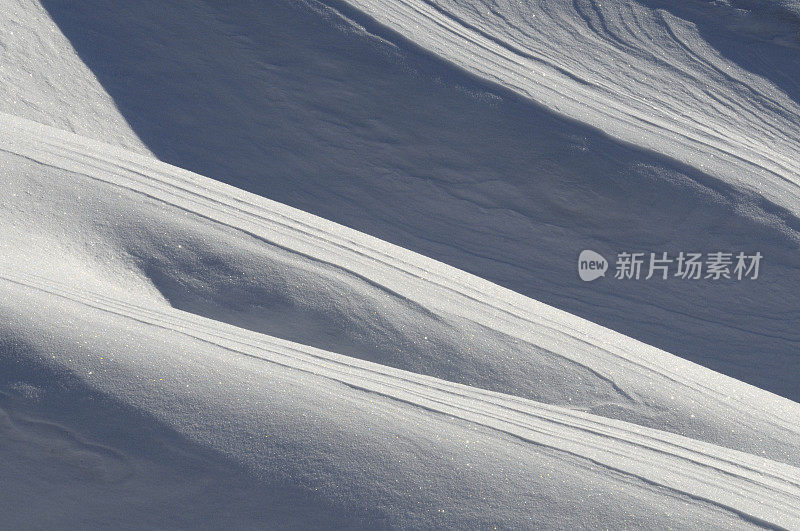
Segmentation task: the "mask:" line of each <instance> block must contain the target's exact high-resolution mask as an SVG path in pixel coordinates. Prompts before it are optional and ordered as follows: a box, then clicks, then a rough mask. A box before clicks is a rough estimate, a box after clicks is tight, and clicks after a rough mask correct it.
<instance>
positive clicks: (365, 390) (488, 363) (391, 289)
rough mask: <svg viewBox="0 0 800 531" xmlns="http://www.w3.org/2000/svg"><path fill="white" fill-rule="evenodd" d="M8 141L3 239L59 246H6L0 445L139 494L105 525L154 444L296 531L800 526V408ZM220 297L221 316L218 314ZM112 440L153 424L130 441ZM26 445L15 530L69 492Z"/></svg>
mask: <svg viewBox="0 0 800 531" xmlns="http://www.w3.org/2000/svg"><path fill="white" fill-rule="evenodd" d="M0 121H2V127H3V130H4V131H7V132H8V134H6V135H4V136H3V137H2V139H0V150H2V163H1V164H0V168H2V173H1V175H2V179H3V186H4V189H8V190H9V191H11V192H12V193H10V194H7V195H5V196H4V197H3V199H2V201H3V205H2V206H3V208H2V209H0V215H1V216H2V226H3V227H4V233H5V234H4V237H6V236H7V237H9V238H10V239H11V240H12V241H13V240H14V238H21V237H23V236H24V235H26V234H32V235H37V234H41V235H42V238H44V237H49V238H50V240H49V241H51V242H61V247H55V248H48V247H47V246H46V245H42V246H38V247H37V246H36V245H24V244H20V243H19V242H18V241H17V242H14V243H13V244H12V245H9V246H8V247H5V248H4V250H3V251H4V252H3V256H4V261H3V263H2V266H0V277H2V280H0V284H1V285H2V290H3V292H2V298H0V313H2V320H0V323H3V330H2V337H3V338H4V340H3V352H4V356H3V357H2V361H0V363H2V364H3V366H2V369H3V370H2V371H0V374H2V384H3V386H4V387H3V389H2V391H3V396H4V399H3V400H4V402H3V403H4V404H6V405H5V406H4V407H3V409H4V410H7V412H6V414H5V416H4V417H3V418H4V419H5V420H4V426H5V427H4V429H5V430H6V433H10V434H12V435H14V436H15V437H16V439H15V440H20V438H22V440H24V439H25V437H28V438H31V437H32V436H31V435H30V432H29V430H27V428H26V426H30V422H29V423H27V424H26V422H25V421H24V419H26V418H27V419H33V421H32V422H33V424H34V425H38V426H55V427H56V428H55V431H56V432H58V433H62V434H66V435H63V436H62V439H66V440H68V441H79V442H80V445H79V450H74V451H76V452H77V453H78V454H79V455H84V456H85V458H84V459H77V460H76V462H75V463H74V465H70V463H71V462H72V461H70V460H68V461H67V462H66V463H64V462H61V463H60V464H59V466H60V467H61V468H57V469H56V470H55V471H54V472H53V474H54V475H56V476H57V475H58V474H66V475H67V476H69V474H73V475H74V476H75V477H76V478H78V480H79V484H80V485H84V484H86V485H91V486H92V487H91V488H94V489H96V488H97V484H98V483H102V484H103V485H107V487H108V488H109V489H116V490H114V491H113V492H115V495H121V496H123V497H124V496H125V493H126V491H127V490H131V491H133V492H134V493H135V494H136V495H135V498H134V499H135V500H136V503H137V504H140V505H139V506H138V507H132V508H129V509H128V510H130V511H132V512H128V510H126V512H125V513H120V512H119V511H118V510H114V508H113V507H111V506H108V505H106V506H103V504H102V503H100V504H98V507H99V509H98V510H101V511H106V510H107V511H108V512H109V514H104V515H103V520H102V521H104V522H107V521H111V522H113V521H115V520H114V519H125V518H131V516H130V515H131V514H134V515H135V514H137V510H144V509H142V508H143V507H152V503H153V500H152V499H151V498H148V497H147V495H146V493H147V492H148V489H147V488H146V487H147V485H148V484H149V483H157V482H158V478H159V477H161V476H163V475H165V474H170V473H172V472H171V470H173V469H174V468H173V469H171V468H170V465H169V463H167V462H164V460H163V459H162V460H160V461H159V455H154V454H153V452H154V450H153V448H156V449H160V448H163V447H164V446H165V445H166V446H167V447H168V448H171V449H172V450H171V451H173V452H176V453H177V454H178V455H181V456H183V457H182V459H185V460H187V461H188V462H189V463H193V464H190V465H187V468H186V469H185V470H183V473H186V474H187V475H190V476H192V477H193V478H194V479H195V480H196V481H199V483H200V484H203V482H204V481H206V478H209V477H213V476H211V474H212V472H213V471H214V470H218V467H220V466H222V465H223V464H224V463H225V462H231V463H235V464H236V465H237V466H240V467H242V469H241V470H242V471H241V474H242V477H244V478H246V479H247V481H252V482H255V483H256V484H258V485H261V487H260V488H255V489H254V490H253V492H252V493H248V494H243V495H244V496H246V497H247V496H251V495H252V496H253V497H254V498H255V499H262V497H263V496H265V495H266V494H265V493H271V494H270V495H271V496H273V499H272V500H271V502H270V503H271V504H272V506H274V507H276V510H279V511H280V512H279V514H280V516H279V517H277V516H274V515H273V516H272V518H276V519H277V518H281V519H282V520H281V521H282V522H285V521H286V520H285V519H286V518H289V520H288V522H289V523H290V524H291V523H294V524H296V525H303V524H305V525H313V522H311V523H309V521H308V518H312V520H314V519H318V520H314V521H316V522H317V523H318V522H319V521H322V522H327V523H329V524H330V525H333V526H352V525H361V526H365V525H370V526H377V527H394V526H413V527H431V526H441V525H447V526H466V525H469V526H475V525H482V524H486V525H498V526H502V527H528V526H532V525H534V526H535V525H548V523H549V524H550V525H552V521H551V520H550V519H551V518H553V517H555V516H556V515H557V517H558V525H564V526H568V527H574V526H584V527H585V526H592V525H600V524H601V523H602V524H603V525H613V526H620V527H629V526H644V527H652V526H667V525H672V526H683V527H685V526H690V525H698V523H702V525H709V526H713V527H722V526H725V527H727V526H742V525H745V524H754V525H774V526H784V527H792V526H797V525H798V523H800V487H799V486H798V482H797V478H798V472H799V471H798V469H797V468H794V466H797V465H798V464H800V459H799V458H798V456H800V451H798V450H800V448H798V444H799V441H800V437H798V426H800V405H798V404H796V403H793V402H791V401H789V400H786V399H783V398H780V397H777V396H775V395H772V394H770V393H767V392H765V391H762V390H759V389H757V388H754V387H752V386H749V385H747V384H743V383H741V382H738V381H735V380H733V379H731V378H728V377H725V376H722V375H719V374H716V373H713V372H712V371H710V370H708V369H704V368H702V367H700V366H697V365H694V364H692V363H690V362H687V361H684V360H681V359H679V358H676V357H674V356H672V355H670V354H668V353H666V352H663V351H660V350H658V349H655V348H652V347H649V346H647V345H644V344H642V343H640V342H637V341H634V340H631V339H629V338H626V337H624V336H622V335H620V334H617V333H615V332H612V331H610V330H607V329H604V328H602V327H600V326H598V325H595V324H592V323H589V322H587V321H584V320H582V319H579V318H577V317H574V316H571V315H569V314H566V313H565V312H562V311H559V310H556V309H553V308H551V307H548V306H546V305H544V304H541V303H537V302H535V301H533V300H530V299H527V298H525V297H523V296H521V295H518V294H515V293H513V292H511V291H508V290H506V289H503V288H500V287H498V286H496V285H493V284H491V283H489V282H486V281H484V280H481V279H479V278H477V277H474V276H472V275H469V274H466V273H463V272H460V271H458V270H455V269H453V268H451V267H449V266H446V265H444V264H441V263H439V262H436V261H433V260H430V259H428V258H425V257H422V256H420V255H417V254H415V253H412V252H409V251H406V250H403V249H400V248H398V247H395V246H393V245H390V244H387V243H385V242H382V241H380V240H377V239H375V238H372V237H369V236H366V235H364V234H361V233H358V232H356V231H353V230H351V229H347V228H344V227H342V226H339V225H336V224H334V223H331V222H327V221H324V220H322V219H320V218H316V217H314V216H312V215H309V214H306V213H303V212H300V211H297V210H295V209H292V208H289V207H286V206H283V205H280V204H277V203H274V202H271V201H268V200H265V199H263V198H259V197H256V196H253V195H251V194H248V193H245V192H242V191H239V190H236V189H234V188H231V187H229V186H226V185H223V184H220V183H217V182H214V181H212V180H209V179H206V178H204V177H201V176H199V175H196V174H193V173H190V172H187V171H184V170H180V169H177V168H175V167H172V166H169V165H166V164H164V163H160V162H157V161H155V160H153V159H151V158H147V157H142V156H139V155H135V154H132V153H130V152H126V151H123V150H120V149H117V148H113V147H111V146H108V145H106V144H102V143H99V142H95V141H90V140H87V139H84V138H81V137H78V136H75V135H72V134H69V133H65V132H61V131H57V130H54V129H51V128H48V127H45V126H41V125H37V124H34V123H31V122H28V121H25V120H22V119H18V118H13V117H9V116H7V115H2V116H0ZM68 202H72V208H66V207H65V206H66V204H67V203H68ZM32 239H33V238H32ZM37 258H38V261H37ZM54 258H55V259H54ZM37 263H38V264H40V265H39V266H37V265H36V264H37ZM32 264H33V265H32ZM219 283H222V284H223V285H225V286H226V287H227V289H228V290H229V294H230V299H229V300H224V299H220V298H219V297H216V298H213V297H209V296H208V294H209V293H211V292H212V291H213V290H214V286H217V285H218V284H219ZM165 292H169V293H170V294H171V297H184V298H186V299H187V300H194V301H196V303H197V304H198V305H199V304H201V302H202V301H203V300H204V297H206V298H205V304H206V305H207V307H206V308H205V312H204V314H205V315H209V314H213V313H215V312H218V313H220V314H222V315H227V316H230V315H231V314H235V313H236V312H239V313H240V314H241V318H243V319H244V318H250V319H255V320H256V321H257V322H256V323H253V322H251V323H249V324H251V325H258V326H260V327H262V329H263V330H264V331H267V332H269V331H270V330H271V327H278V328H279V330H280V331H281V332H282V333H283V334H284V335H286V336H288V337H287V339H290V340H293V341H292V342H290V341H286V340H282V339H277V338H274V337H270V336H269V335H262V334H259V333H256V332H253V331H249V330H245V329H242V328H237V327H233V326H231V325H228V324H224V323H221V322H219V321H215V320H212V319H208V318H206V317H201V316H198V315H194V314H192V313H187V312H184V311H181V310H177V309H174V308H172V307H170V305H169V304H168V303H167V298H165V297H163V295H162V294H163V293H165ZM244 293H248V294H250V295H251V296H252V297H254V299H255V300H254V301H252V305H253V306H255V307H258V308H259V311H253V310H252V308H247V307H246V305H245V308H244V309H243V308H241V307H240V306H241V305H242V300H241V298H240V295H242V294H244ZM243 310H244V311H243ZM302 343H307V344H317V345H325V346H328V347H330V348H327V349H326V350H319V349H315V348H311V347H309V346H305V345H303V344H302ZM335 348H338V349H340V350H339V351H338V352H331V350H334V349H335ZM349 348H352V351H349V350H348V349H349ZM352 354H356V355H359V356H360V357H362V358H365V360H359V359H357V358H355V357H353V356H352ZM372 361H380V362H381V363H383V364H385V365H378V364H375V363H372ZM387 365H388V366H387ZM391 366H394V367H396V368H392V367H391ZM401 369H408V370H412V371H415V373H418V374H415V373H411V372H406V371H405V370H401ZM426 375H427V376H426ZM446 380H450V381H446ZM460 384H470V385H460ZM482 388H483V389H488V390H483V389H482ZM495 391H500V392H495ZM515 395H516V396H515ZM64 397H71V398H69V399H70V400H72V401H74V402H76V403H77V404H79V410H80V411H81V412H82V413H80V415H78V416H79V419H77V420H76V418H75V414H71V413H70V412H69V410H66V409H63V407H62V408H59V407H56V406H55V404H59V403H61V402H62V401H63V400H64V399H65V398H64ZM531 399H534V400H535V401H534V400H531ZM108 404H115V406H114V407H113V408H110V409H106V406H107V405H108ZM18 411H21V412H22V413H16V412H18ZM598 414H600V415H603V416H598ZM93 415H94V416H93ZM20 419H22V421H21V420H20ZM143 419H144V420H143ZM615 419H622V420H625V421H631V422H634V423H635V424H632V423H630V422H623V421H622V420H615ZM37 423H38V424H37ZM128 423H130V424H131V425H134V426H142V425H144V426H145V427H146V429H145V430H144V432H143V433H141V434H140V437H139V438H137V439H134V440H132V441H128V442H121V441H120V440H119V439H118V438H117V437H118V435H116V434H115V433H118V429H117V428H119V429H120V430H122V432H123V433H124V432H126V430H128V428H125V427H124V426H125V425H126V424H128ZM637 424H638V425H637ZM653 428H657V429H653ZM26 434H27V435H26ZM154 441H155V442H154ZM704 441H705V442H704ZM57 443H58V439H56V443H50V446H52V445H53V444H57ZM50 446H48V445H47V444H44V445H42V444H40V445H39V447H41V448H43V449H42V451H41V452H45V451H46V450H47V448H48V447H50ZM22 448H25V447H24V445H23V446H21V445H18V444H15V445H11V446H6V445H4V446H3V449H2V450H0V451H2V452H3V457H4V462H8V463H12V465H13V466H12V469H13V470H14V471H15V472H14V474H12V475H10V476H9V475H4V476H3V479H2V481H9V482H10V483H9V485H16V487H15V488H21V489H24V491H25V492H30V493H31V496H32V499H31V500H29V502H30V504H29V506H30V507H32V508H36V511H35V514H32V513H27V512H25V510H24V508H23V511H22V512H21V513H19V512H15V514H17V515H20V516H17V518H21V519H22V520H21V521H31V520H26V519H25V518H33V519H34V520H32V521H37V519H38V521H41V522H48V521H52V520H48V519H49V518H54V517H55V516H54V515H62V517H63V514H65V513H66V512H68V509H69V508H70V507H74V504H78V503H80V492H81V488H82V487H74V488H75V489H76V490H75V491H74V492H72V493H71V494H69V495H64V496H61V497H58V498H57V499H55V500H52V499H47V506H48V507H50V508H51V509H50V510H49V511H46V510H43V509H42V504H44V503H45V500H44V498H43V496H45V493H46V492H47V491H46V490H44V489H41V488H40V487H42V485H41V483H43V482H46V481H52V480H51V479H48V476H47V475H45V476H27V475H26V474H25V470H26V468H27V467H26V463H28V462H30V461H31V460H38V459H41V456H40V454H41V452H38V453H37V451H36V450H35V449H33V450H32V449H30V448H27V449H25V451H23V450H22ZM70 448H74V445H73V446H70ZM157 451H160V450H157ZM202 456H205V457H202ZM70 466H72V468H70ZM231 474H234V477H235V473H233V472H231ZM226 481H230V476H228V477H227V479H226ZM80 482H84V483H80ZM73 485H74V484H73ZM7 488H10V486H9V487H7V486H5V485H4V486H3V489H4V490H6V489H7ZM91 488H89V487H87V490H86V491H85V492H91ZM281 489H288V490H281ZM282 492H288V493H291V495H289V494H286V495H284V494H282ZM115 499H119V498H115ZM223 499H224V498H223ZM298 500H299V501H298ZM245 505H246V506H249V504H247V503H245ZM253 505H257V504H256V502H253ZM15 511H19V508H18V507H17V508H15ZM69 514H70V516H69V518H71V519H72V520H71V521H69V522H68V523H71V524H75V525H80V524H84V525H85V524H86V523H87V522H91V521H92V519H93V518H97V517H98V516H97V515H87V514H84V513H81V512H80V511H79V512H70V513H69ZM162 516H163V515H162ZM246 516H247V515H240V518H246ZM147 518H149V520H147V519H145V521H150V522H154V523H156V524H157V525H161V524H162V523H163V521H160V520H159V516H158V515H156V514H153V513H149V515H148V516H147ZM109 519H110V520H109ZM253 519H254V521H258V522H259V523H260V524H263V523H264V522H267V523H269V522H270V521H272V522H273V523H276V522H277V520H270V516H265V515H264V514H263V513H258V515H257V516H253ZM304 519H305V520H304ZM117 521H119V520H117ZM123 521H127V520H123ZM62 522H64V521H63V520H62ZM184 522H191V518H188V519H185V520H184Z"/></svg>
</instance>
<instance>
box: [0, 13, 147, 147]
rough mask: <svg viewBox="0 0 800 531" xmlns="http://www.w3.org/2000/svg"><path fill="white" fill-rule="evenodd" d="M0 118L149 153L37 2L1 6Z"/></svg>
mask: <svg viewBox="0 0 800 531" xmlns="http://www.w3.org/2000/svg"><path fill="white" fill-rule="evenodd" d="M0 112H5V113H10V114H14V115H16V116H21V117H23V118H28V119H30V120H34V121H36V122H39V123H42V124H45V125H51V126H53V127H58V128H59V129H64V130H67V131H72V132H74V133H77V134H80V135H83V136H86V137H89V138H94V139H97V140H104V141H106V142H110V143H113V144H116V145H119V146H122V147H125V148H127V149H130V150H133V151H136V152H138V153H149V151H148V150H147V148H146V147H145V146H144V144H143V143H142V142H141V140H139V137H138V136H137V135H136V134H135V133H134V132H133V131H132V130H131V128H130V126H129V125H128V123H127V122H126V121H125V119H124V118H123V117H122V115H121V114H120V113H119V111H118V110H117V108H116V105H115V104H114V101H113V100H112V99H111V97H110V96H109V95H108V94H107V93H106V91H105V90H104V89H103V87H102V86H101V85H100V83H99V82H98V81H97V78H96V77H95V76H94V74H92V72H91V70H89V68H88V67H87V66H86V65H85V64H84V63H83V61H81V59H80V58H79V57H78V54H77V53H76V52H75V50H74V49H73V47H72V45H71V44H70V42H69V40H67V38H66V37H65V36H64V35H63V34H62V33H61V31H60V30H59V28H58V26H56V24H55V23H54V22H53V20H52V19H51V18H50V16H49V15H48V13H47V11H45V9H44V8H43V7H42V6H41V4H40V3H39V2H37V1H35V0H2V2H0Z"/></svg>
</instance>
